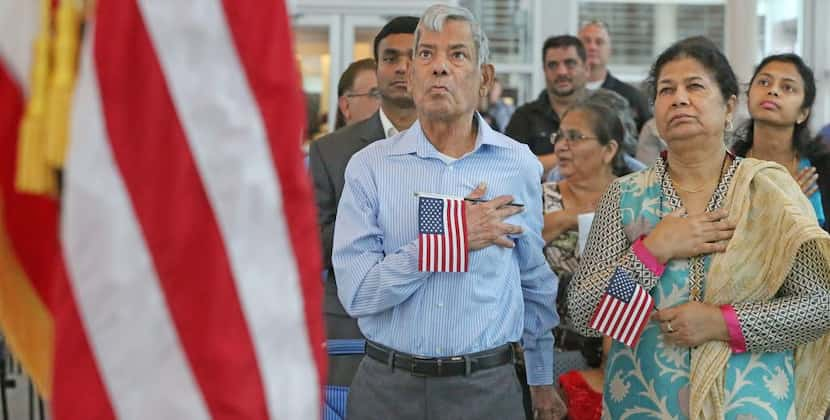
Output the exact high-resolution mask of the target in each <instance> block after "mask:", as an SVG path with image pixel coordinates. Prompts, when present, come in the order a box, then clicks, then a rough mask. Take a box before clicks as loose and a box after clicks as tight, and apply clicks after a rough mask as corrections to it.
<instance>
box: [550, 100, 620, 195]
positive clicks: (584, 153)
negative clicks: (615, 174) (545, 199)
mask: <svg viewBox="0 0 830 420" xmlns="http://www.w3.org/2000/svg"><path fill="white" fill-rule="evenodd" d="M559 134H561V135H557V138H556V142H555V143H554V146H553V150H554V153H556V158H557V159H558V160H559V172H560V173H561V174H562V176H563V177H564V178H565V179H571V178H572V177H586V178H587V177H591V176H595V175H599V174H603V173H605V171H606V170H607V171H611V170H612V168H611V162H612V161H613V159H614V153H615V152H616V151H617V143H616V142H615V141H611V143H610V144H608V145H602V144H601V143H600V142H599V140H598V139H597V134H596V133H595V132H594V130H593V128H592V127H591V120H590V116H589V115H588V114H587V112H586V111H583V110H579V109H577V110H574V111H571V112H568V113H567V114H565V118H564V119H562V122H561V123H560V124H559Z"/></svg>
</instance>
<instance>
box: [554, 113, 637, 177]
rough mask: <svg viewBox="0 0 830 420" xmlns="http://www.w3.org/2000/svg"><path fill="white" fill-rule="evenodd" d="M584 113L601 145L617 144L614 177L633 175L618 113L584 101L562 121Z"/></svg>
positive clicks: (563, 115) (563, 116)
mask: <svg viewBox="0 0 830 420" xmlns="http://www.w3.org/2000/svg"><path fill="white" fill-rule="evenodd" d="M575 111H582V112H584V113H585V114H586V115H587V116H588V123H589V124H591V130H593V132H594V134H596V136H597V141H598V142H599V144H601V145H603V146H606V145H608V144H609V143H611V140H615V141H616V142H617V153H616V154H614V159H612V160H611V168H612V170H613V171H614V175H616V176H623V175H628V174H629V173H631V169H630V168H629V167H628V165H626V163H625V159H623V150H622V147H623V139H624V138H625V129H624V128H623V125H622V122H620V118H619V117H618V116H617V113H616V112H615V111H614V110H613V109H611V108H609V107H608V106H606V105H603V104H601V103H598V102H594V101H590V100H584V101H580V102H577V103H576V104H574V105H573V106H571V107H570V108H568V110H567V111H565V113H564V114H562V119H563V120H564V119H565V116H567V115H568V114H570V113H571V112H575Z"/></svg>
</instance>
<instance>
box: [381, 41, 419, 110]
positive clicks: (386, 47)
mask: <svg viewBox="0 0 830 420" xmlns="http://www.w3.org/2000/svg"><path fill="white" fill-rule="evenodd" d="M414 42H415V35H413V34H392V35H389V36H387V37H386V38H383V39H382V40H380V42H379V43H378V71H377V78H378V88H379V89H380V94H381V97H382V98H383V100H384V101H390V102H393V103H395V104H396V105H397V106H399V107H402V108H410V107H412V96H411V95H410V94H409V92H408V90H407V73H408V72H409V66H410V64H411V61H412V44H413V43H414Z"/></svg>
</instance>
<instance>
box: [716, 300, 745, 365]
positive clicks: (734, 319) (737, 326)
mask: <svg viewBox="0 0 830 420" xmlns="http://www.w3.org/2000/svg"><path fill="white" fill-rule="evenodd" d="M720 312H721V314H722V315H723V320H724V321H726V329H727V331H729V347H731V348H732V353H736V354H737V353H744V352H746V339H744V333H743V331H741V323H740V322H739V321H738V314H737V313H735V308H733V307H732V305H721V307H720Z"/></svg>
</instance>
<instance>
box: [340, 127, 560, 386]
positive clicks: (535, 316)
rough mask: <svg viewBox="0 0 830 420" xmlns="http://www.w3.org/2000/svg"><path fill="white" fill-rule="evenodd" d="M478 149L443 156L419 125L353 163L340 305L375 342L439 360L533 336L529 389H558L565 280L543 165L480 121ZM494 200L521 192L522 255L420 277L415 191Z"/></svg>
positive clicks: (493, 251) (487, 256)
mask: <svg viewBox="0 0 830 420" xmlns="http://www.w3.org/2000/svg"><path fill="white" fill-rule="evenodd" d="M478 127H479V133H478V137H477V139H476V144H475V148H474V149H473V151H472V152H470V153H468V154H466V155H464V156H463V157H461V158H460V159H457V160H452V159H447V158H446V156H442V155H441V154H440V153H439V152H438V150H437V149H435V147H433V145H432V144H431V143H430V142H429V141H428V140H427V138H426V137H425V135H424V133H423V131H422V130H421V126H420V124H419V122H418V121H416V122H415V123H414V124H413V125H412V127H411V128H410V129H409V130H407V131H404V132H402V133H399V134H397V135H395V136H393V137H391V138H388V139H386V140H380V141H377V142H374V143H372V144H371V145H369V146H367V147H366V148H365V149H363V150H361V151H360V152H358V153H356V154H355V155H354V156H353V157H352V159H351V161H349V164H348V166H347V167H346V185H345V188H344V190H343V195H342V198H341V199H340V204H339V207H338V209H337V221H336V224H335V230H334V246H333V254H332V262H333V265H334V272H335V274H336V279H337V289H338V294H339V297H340V301H341V302H343V306H344V307H345V308H346V311H347V312H348V313H349V314H350V315H351V316H353V317H355V318H357V319H358V325H359V326H360V330H361V331H362V332H363V334H364V335H365V336H366V337H367V338H368V339H370V340H372V341H375V342H378V343H380V344H383V345H385V346H388V347H391V348H393V349H395V350H397V351H402V352H405V353H411V354H416V355H420V356H428V357H439V356H441V357H447V356H456V355H462V354H468V353H474V352H478V351H483V350H487V349H490V348H493V347H497V346H500V345H502V344H505V343H507V342H512V341H519V340H520V339H521V340H522V343H523V345H524V348H525V360H526V364H527V371H528V374H527V376H528V383H529V384H531V385H546V384H551V383H552V381H553V336H552V334H551V329H552V328H553V327H554V326H556V325H557V324H558V323H559V317H558V315H557V314H556V310H555V304H556V291H557V284H558V282H559V281H558V279H557V278H556V276H555V275H554V274H553V272H551V270H550V268H549V267H548V264H547V262H546V261H545V257H544V254H543V252H542V247H543V245H544V242H543V240H542V236H541V231H542V191H541V185H540V183H539V178H540V177H541V174H542V167H541V164H540V163H539V161H538V160H537V159H536V157H535V156H533V154H532V153H531V152H530V150H529V149H528V147H527V146H526V145H524V144H520V143H518V142H516V141H514V140H512V139H510V138H509V137H506V136H504V135H502V134H500V133H498V132H496V131H493V130H492V129H491V128H490V127H489V126H488V125H487V124H486V123H485V122H484V121H483V120H481V119H480V118H478ZM482 181H484V182H486V183H487V194H486V195H485V197H484V198H485V199H490V198H493V197H496V196H499V195H503V194H510V195H512V196H513V197H514V201H515V202H518V203H523V204H524V205H525V210H524V212H522V213H519V214H517V215H514V216H511V217H510V218H508V219H507V220H506V222H507V223H513V224H516V225H520V226H522V227H523V229H524V232H523V233H522V234H521V235H518V236H517V237H516V238H514V242H515V244H516V247H515V248H512V249H510V248H502V247H499V246H489V247H487V248H484V249H480V250H476V251H472V252H470V254H469V258H470V260H469V261H470V266H469V269H470V271H469V272H468V273H422V272H419V271H418V199H417V198H416V197H415V193H416V192H420V193H433V194H443V195H451V196H458V197H463V196H467V195H468V194H469V193H470V192H471V191H472V190H473V189H475V187H476V186H477V185H478V184H479V183H480V182H482Z"/></svg>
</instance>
